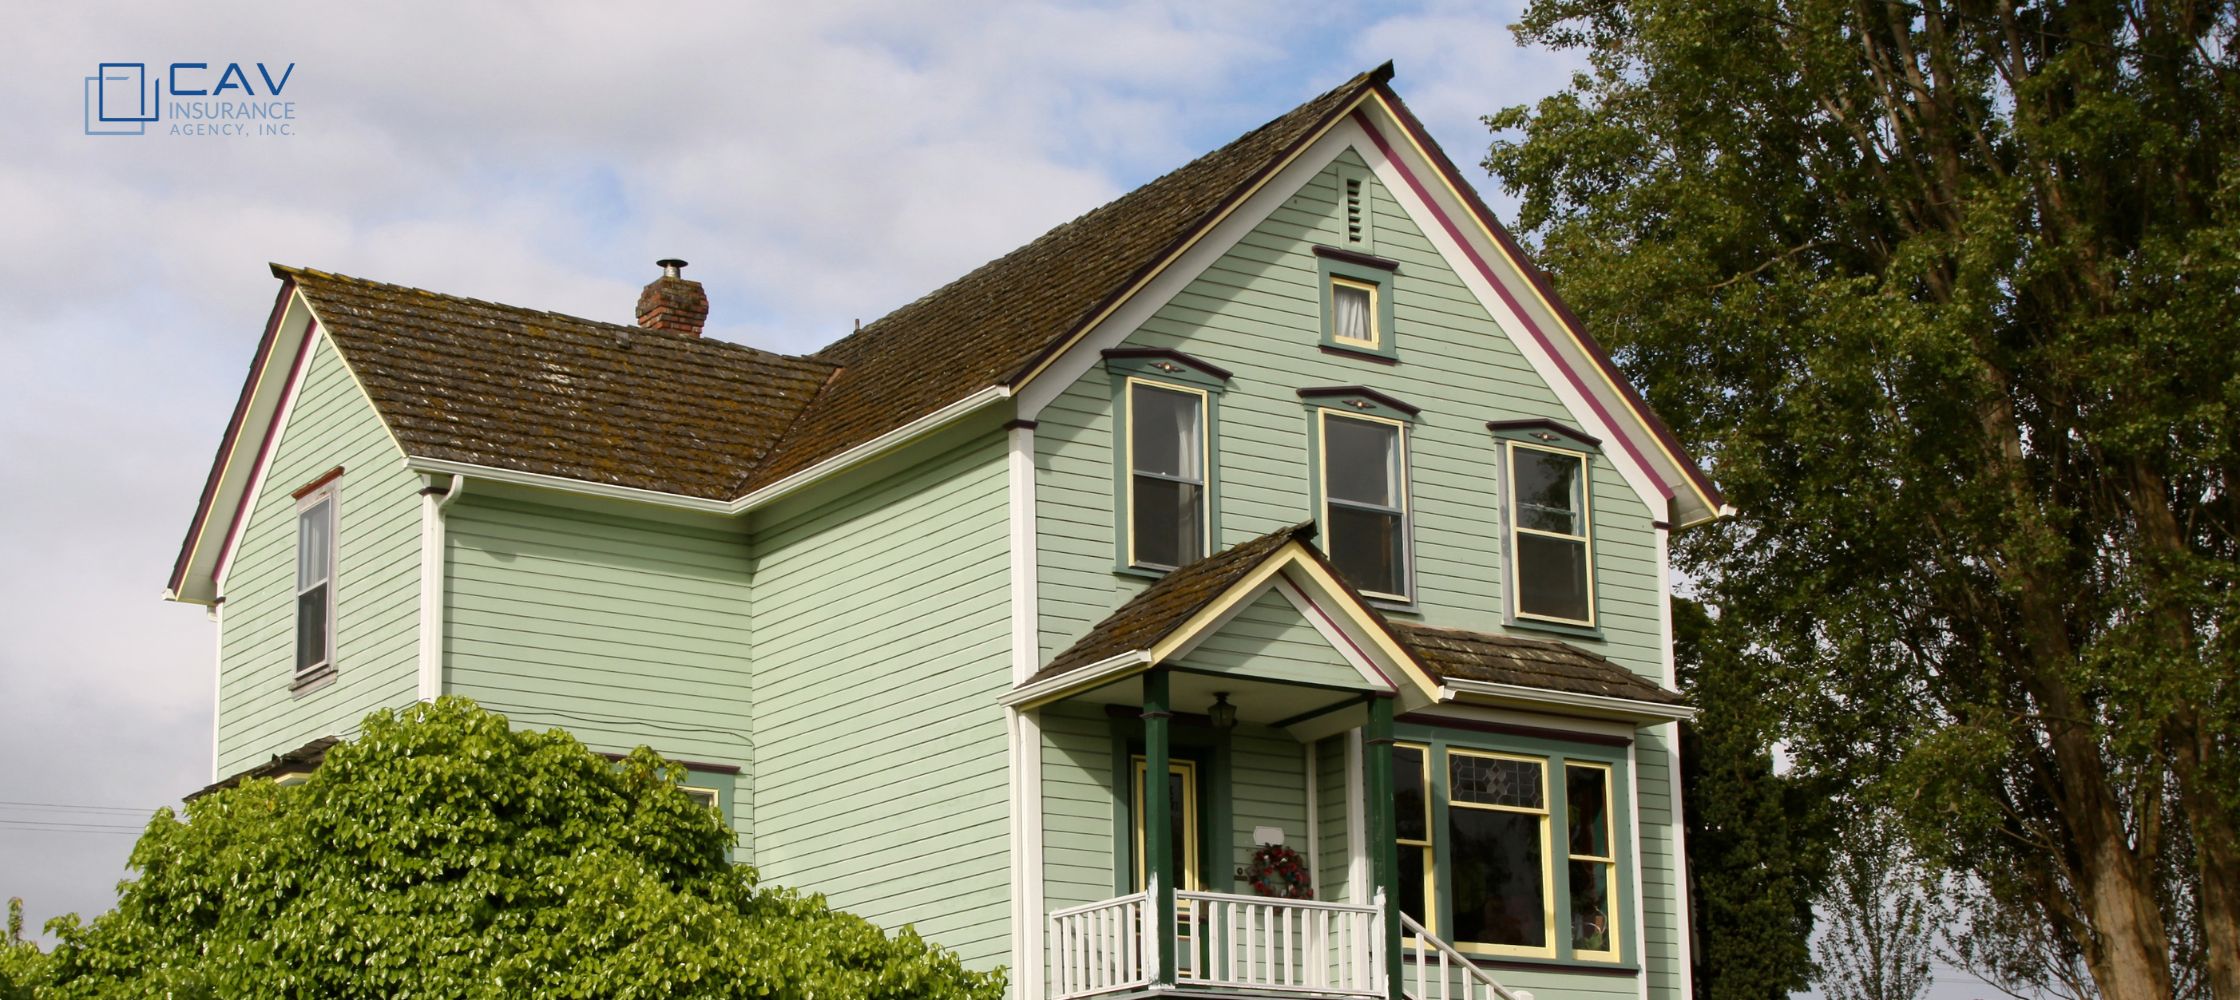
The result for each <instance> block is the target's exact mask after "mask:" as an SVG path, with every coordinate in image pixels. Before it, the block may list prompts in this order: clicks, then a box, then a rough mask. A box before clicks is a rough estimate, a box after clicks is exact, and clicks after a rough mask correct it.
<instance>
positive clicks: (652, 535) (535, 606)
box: [444, 492, 754, 861]
mask: <svg viewBox="0 0 2240 1000" xmlns="http://www.w3.org/2000/svg"><path fill="white" fill-rule="evenodd" d="M446 545H447V548H448V549H449V558H450V567H449V572H448V573H447V574H446V577H445V590H446V595H445V599H446V602H447V607H446V613H445V623H444V624H445V640H444V646H445V651H446V657H445V659H446V663H447V665H448V666H447V670H446V676H445V687H444V690H445V692H446V693H449V694H460V695H465V696H467V697H470V698H473V699H475V700H476V701H479V702H481V703H482V704H483V705H484V707H487V708H490V709H493V710H495V711H499V712H503V713H505V714H506V715H507V716H508V717H510V718H511V719H512V721H513V723H514V725H516V726H521V727H531V728H538V729H543V728H552V727H558V728H563V729H566V730H568V731H569V732H571V733H573V734H575V736H576V738H578V739H580V740H582V741H583V742H584V743H585V744H587V745H589V746H590V747H591V748H592V749H594V750H601V751H609V752H617V753H620V752H627V751H629V750H630V749H632V748H634V747H637V746H639V745H641V744H644V745H650V746H652V747H653V748H654V749H656V750H658V751H660V752H662V753H664V754H666V755H668V756H670V757H673V758H677V759H680V760H689V761H702V762H710V763H719V764H730V765H735V766H737V767H739V768H740V773H739V776H738V778H737V779H736V781H735V787H734V788H732V789H731V792H732V821H733V824H734V826H735V828H736V829H737V831H738V833H739V836H740V845H741V846H740V849H739V851H738V853H737V855H736V857H737V858H738V860H740V861H750V860H752V857H753V855H752V850H753V838H752V836H751V834H752V832H753V812H754V811H753V781H752V775H753V771H754V768H753V763H754V762H753V760H752V754H753V749H752V748H753V743H752V741H751V740H750V739H749V735H750V726H751V725H752V722H753V716H754V701H753V696H752V686H751V677H750V675H749V672H748V661H747V655H748V652H749V643H748V631H747V625H748V619H747V614H746V606H747V569H748V560H747V544H746V540H745V538H744V537H743V536H741V535H740V534H739V533H738V532H737V531H736V530H735V529H726V528H723V527H717V526H708V527H695V526H687V525H683V524H676V523H666V522H660V521H651V520H642V519H638V518H632V517H628V516H625V515H622V514H620V513H615V512H611V511H610V510H606V509H601V510H596V511H594V510H592V509H589V508H575V507H560V506H551V505H547V504H543V503H537V502H533V501H531V500H528V499H524V498H521V497H519V496H491V495H484V494H477V493H474V492H469V493H467V494H465V495H463V496H462V497H461V498H460V499H459V500H458V502H456V503H454V504H453V505H452V506H451V508H450V510H449V511H448V513H447V520H446Z"/></svg>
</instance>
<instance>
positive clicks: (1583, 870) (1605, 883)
mask: <svg viewBox="0 0 2240 1000" xmlns="http://www.w3.org/2000/svg"><path fill="white" fill-rule="evenodd" d="M1610 868H1611V866H1610V865H1609V864H1608V863H1606V862H1602V861H1573V862H1571V947H1573V948H1576V949H1578V950H1580V951H1609V950H1610Z"/></svg>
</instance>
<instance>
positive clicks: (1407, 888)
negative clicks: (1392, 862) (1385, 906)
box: [1399, 847, 1431, 927]
mask: <svg viewBox="0 0 2240 1000" xmlns="http://www.w3.org/2000/svg"><path fill="white" fill-rule="evenodd" d="M1430 859H1431V851H1430V850H1429V849H1428V848H1422V847H1403V848H1401V849H1400V889H1399V893H1400V912H1402V913H1405V914H1407V915H1409V916H1411V917H1414V918H1416V923H1419V924H1422V925H1424V926H1425V927H1429V926H1431V920H1430V918H1428V917H1426V916H1424V898H1423V866H1424V865H1426V864H1428V863H1429V862H1430Z"/></svg>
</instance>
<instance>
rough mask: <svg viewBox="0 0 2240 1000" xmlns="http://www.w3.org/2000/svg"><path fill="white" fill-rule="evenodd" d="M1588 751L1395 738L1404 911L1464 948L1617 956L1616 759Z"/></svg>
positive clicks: (1621, 881) (1620, 873) (1621, 879)
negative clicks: (1400, 739) (1451, 743)
mask: <svg viewBox="0 0 2240 1000" xmlns="http://www.w3.org/2000/svg"><path fill="white" fill-rule="evenodd" d="M1525 742H1534V741H1525ZM1585 754H1586V752H1585V751H1583V750H1577V749H1566V748H1559V747H1556V746H1555V745H1553V744H1550V745H1549V746H1548V747H1547V748H1546V749H1540V748H1537V747H1536V748H1533V749H1529V750H1513V749H1507V748H1501V749H1495V748H1487V747H1477V746H1454V745H1449V744H1448V742H1447V741H1446V740H1445V739H1444V738H1433V739H1427V740H1424V741H1421V742H1406V741H1403V742H1398V743H1396V744H1395V745H1394V747H1393V787H1394V802H1393V806H1394V819H1395V824H1394V833H1395V839H1396V840H1397V841H1398V846H1399V855H1400V869H1399V872H1398V885H1397V886H1396V887H1395V894H1396V895H1397V897H1398V899H1399V904H1400V909H1401V911H1402V912H1404V913H1406V914H1408V915H1409V916H1411V917H1414V918H1415V919H1416V920H1418V921H1419V922H1421V923H1422V924H1423V925H1424V926H1425V927H1427V928H1429V929H1430V931H1431V932H1432V933H1433V934H1436V935H1438V936H1440V937H1442V938H1445V939H1446V940H1448V941H1450V942H1452V943H1453V944H1454V945H1455V946H1456V947H1458V948H1461V949H1462V950H1463V951H1465V952H1467V953H1470V954H1475V955H1483V956H1488V957H1507V958H1526V959H1547V960H1554V961H1564V962H1579V963H1586V964H1594V963H1602V964H1614V963H1618V962H1621V961H1624V960H1625V959H1626V957H1627V955H1626V951H1625V948H1624V945H1625V942H1624V940H1623V939H1624V937H1625V935H1624V934H1622V933H1621V928H1622V926H1623V924H1624V920H1623V919H1622V918H1623V917H1624V915H1625V911H1624V909H1623V906H1622V905H1621V902H1622V901H1623V900H1626V899H1630V896H1629V895H1627V894H1628V893H1630V892H1631V886H1630V885H1629V884H1628V881H1627V875H1626V872H1625V869H1624V868H1623V867H1622V866H1621V864H1620V854H1619V847H1618V845H1619V844H1620V843H1622V842H1623V841H1624V837H1625V836H1626V833H1625V830H1624V828H1623V827H1621V825H1620V824H1621V822H1622V820H1623V817H1622V815H1621V813H1620V811H1619V808H1618V803H1619V801H1620V799H1619V795H1618V788H1619V786H1620V782H1619V780H1618V779H1619V776H1620V774H1621V771H1620V767H1621V764H1620V763H1619V761H1618V760H1617V759H1615V758H1610V759H1596V758H1594V757H1592V756H1587V755H1585Z"/></svg>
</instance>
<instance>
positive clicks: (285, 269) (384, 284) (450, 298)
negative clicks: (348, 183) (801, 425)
mask: <svg viewBox="0 0 2240 1000" xmlns="http://www.w3.org/2000/svg"><path fill="white" fill-rule="evenodd" d="M268 266H269V267H271V268H272V274H273V277H276V278H281V279H283V280H286V279H301V278H304V277H310V278H312V279H315V280H327V281H340V282H347V283H349V284H352V285H359V286H362V287H367V288H380V289H388V290H391V291H397V292H407V293H410V294H413V295H422V296H426V297H428V298H432V299H440V300H443V301H446V302H458V303H464V304H467V305H473V306H482V307H485V308H490V309H503V310H506V311H508V312H513V313H521V314H526V315H530V316H545V317H550V318H552V319H556V320H563V321H565V322H568V323H574V324H581V325H583V326H591V327H600V328H604V329H607V330H612V331H615V332H616V333H618V334H628V335H630V336H639V335H650V336H653V337H656V338H660V339H667V340H671V341H673V342H676V343H679V344H689V343H697V344H707V345H710V346H712V347H714V348H715V349H718V350H736V351H747V352H749V353H753V354H758V355H761V356H763V357H767V358H777V359H780V360H784V361H790V362H794V363H797V364H802V365H810V366H815V367H818V368H837V365H836V364H835V363H834V362H830V361H825V360H822V359H819V358H815V357H811V356H808V355H801V354H786V353H783V352H780V351H772V350H768V349H765V348H761V347H756V346H754V345H752V344H742V343H739V342H738V341H735V340H724V339H722V338H720V337H704V336H701V335H699V334H696V333H682V332H679V331H676V330H663V329H661V328H659V327H651V326H638V325H636V324H634V323H615V322H611V321H609V320H603V319H591V318H590V317H587V316H577V315H575V314H573V313H564V312H556V311H553V310H551V309H538V308H536V307H534V306H522V305H515V304H513V303H511V302H499V301H497V300H495V299H483V298H476V297H474V296H472V295H460V294H458V293H456V292H440V291H436V290H435V289H432V288H422V287H420V286H418V285H403V284H398V283H396V282H393V281H380V280H377V279H374V278H362V277H359V276H357V275H354V274H341V273H338V272H334V271H322V270H320V269H318V268H315V267H303V266H299V265H293V264H281V263H278V262H272V263H270V264H268ZM298 283H299V284H300V281H299V282H298Z"/></svg>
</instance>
